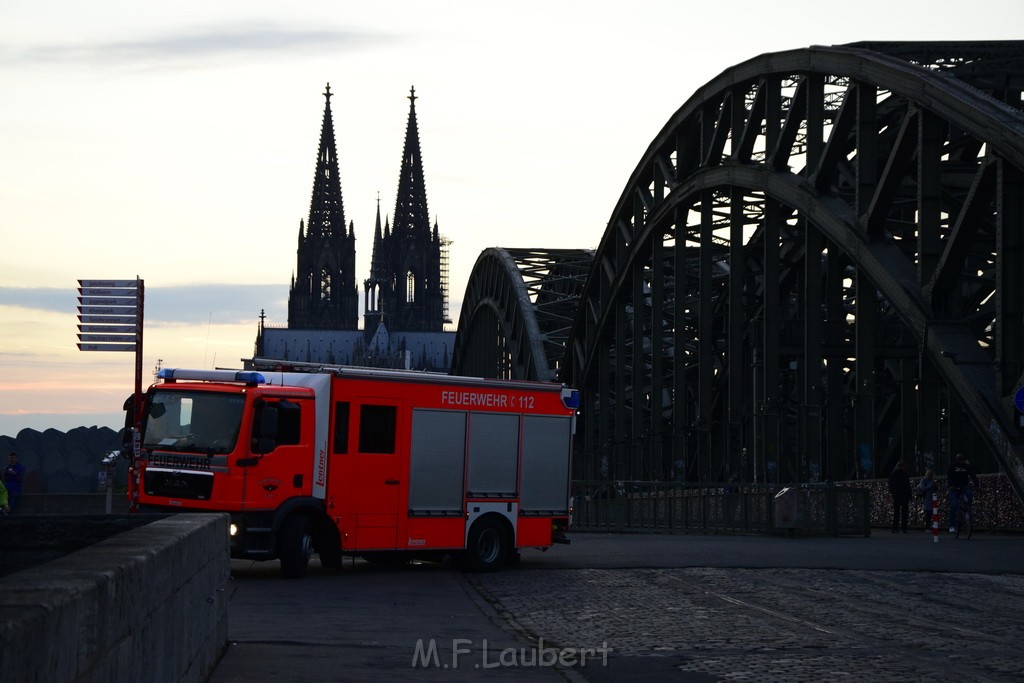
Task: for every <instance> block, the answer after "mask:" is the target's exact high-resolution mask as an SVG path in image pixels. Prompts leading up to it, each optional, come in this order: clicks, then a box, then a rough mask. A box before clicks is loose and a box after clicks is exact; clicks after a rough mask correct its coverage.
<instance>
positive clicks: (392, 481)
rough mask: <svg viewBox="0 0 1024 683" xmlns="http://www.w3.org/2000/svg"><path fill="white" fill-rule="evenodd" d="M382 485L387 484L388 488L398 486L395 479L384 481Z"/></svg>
mask: <svg viewBox="0 0 1024 683" xmlns="http://www.w3.org/2000/svg"><path fill="white" fill-rule="evenodd" d="M384 483H385V484H387V485H388V486H398V480H397V479H385V480H384Z"/></svg>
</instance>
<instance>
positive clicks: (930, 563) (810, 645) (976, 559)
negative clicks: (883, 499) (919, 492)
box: [468, 532, 1024, 681]
mask: <svg viewBox="0 0 1024 683" xmlns="http://www.w3.org/2000/svg"><path fill="white" fill-rule="evenodd" d="M639 541H640V539H635V538H631V537H620V539H619V540H618V542H617V540H616V538H615V537H614V536H607V535H606V536H597V537H588V535H585V534H577V535H576V538H575V539H574V542H578V544H579V546H580V548H579V549H578V551H582V552H581V553H580V554H581V555H586V554H588V553H589V550H588V548H589V546H606V547H607V546H609V545H610V546H611V547H612V548H618V547H621V546H623V545H624V546H626V547H631V546H636V545H637V544H638V543H639ZM647 544H653V545H654V546H656V548H650V547H649V549H655V550H656V549H657V548H660V547H662V546H665V547H668V546H676V548H677V551H676V552H674V553H669V552H665V551H664V550H663V551H662V552H655V553H653V554H652V555H648V556H647V557H637V558H635V559H634V560H633V561H631V562H622V561H619V562H597V561H594V560H591V561H589V562H586V561H585V562H584V564H590V565H601V564H607V566H596V567H591V568H578V569H570V568H566V569H562V570H552V569H548V570H544V569H541V568H542V567H547V566H550V565H552V564H554V563H556V562H557V563H558V564H561V562H562V560H561V559H560V560H557V561H556V560H555V559H554V558H553V557H552V558H551V559H547V558H545V557H544V556H541V555H539V554H536V555H531V554H527V555H526V557H525V559H524V562H523V568H522V569H523V570H521V571H506V572H498V573H494V574H486V575H469V576H468V580H469V581H470V583H471V584H472V585H473V586H474V587H476V588H477V590H478V591H479V592H480V593H481V594H482V595H483V596H485V599H486V600H487V601H488V602H489V603H491V604H493V605H497V606H499V607H498V608H499V609H500V611H501V613H502V615H503V617H504V618H505V619H506V620H507V621H508V622H509V623H510V624H512V625H514V627H515V628H516V629H517V630H518V631H519V632H520V633H522V634H523V636H524V637H525V638H530V639H533V640H536V639H538V638H544V641H545V643H547V644H548V645H549V646H551V647H556V648H557V647H571V648H583V647H594V646H604V645H605V644H606V646H607V648H608V649H609V650H610V652H609V654H608V657H607V665H606V666H603V665H592V664H600V663H597V662H592V663H588V666H586V667H577V669H576V671H577V673H579V674H581V675H582V676H583V677H585V678H586V679H587V680H590V681H614V680H625V679H630V678H633V677H634V676H635V675H636V674H637V673H638V672H643V673H644V675H645V676H657V677H673V678H676V679H684V680H721V681H735V680H756V681H766V680H774V681H823V680H851V679H859V680H873V681H889V680H891V681H915V680H921V681H935V680H951V679H961V680H989V681H1000V680H1003V681H1019V680H1024V658H1022V657H1021V655H1020V644H1021V643H1022V642H1024V575H1022V574H1021V573H1020V572H1022V571H1024V538H1020V537H994V536H989V537H986V536H976V537H975V538H973V539H972V540H971V541H968V542H962V541H953V540H952V539H951V538H949V537H948V536H947V537H943V538H941V541H940V543H937V544H933V543H931V542H930V538H929V537H927V536H924V535H923V534H920V532H919V533H918V534H917V535H907V536H904V535H898V536H894V537H890V536H889V534H888V533H885V534H876V535H875V537H873V538H871V539H778V538H757V539H754V538H749V537H746V538H740V537H664V536H663V537H648V538H647ZM744 545H746V546H748V548H749V550H750V551H752V552H750V553H743V552H742V551H741V550H740V549H741V548H742V547H743V546H744ZM687 547H689V549H690V550H691V551H692V552H689V553H688V552H686V550H685V549H686V548H687ZM716 548H717V553H716V554H717V559H715V558H711V557H708V550H709V549H716ZM790 551H795V552H794V554H793V555H792V556H789V557H784V556H783V555H784V554H785V553H787V552H790ZM805 551H806V552H805ZM858 551H859V552H858ZM551 552H552V553H553V552H554V551H551ZM666 555H667V556H668V558H667V559H666ZM844 555H845V557H844ZM693 556H697V561H696V562H695V561H694V557H693ZM687 557H689V558H690V559H689V560H688V559H687ZM563 559H564V558H563ZM578 559H583V558H582V557H581V558H578ZM922 560H923V561H922ZM694 564H696V565H701V564H703V565H705V566H692V565H694ZM844 564H846V565H854V566H870V565H873V566H875V567H877V568H878V570H872V569H866V568H856V569H841V568H839V567H841V566H842V565H844ZM644 565H648V566H644ZM673 565H675V566H673ZM688 565H690V566H688ZM716 565H717V566H716ZM826 567H827V568H826ZM881 569H885V570H884V571H883V570H881ZM993 572H994V573H993ZM1008 572H1015V573H1008Z"/></svg>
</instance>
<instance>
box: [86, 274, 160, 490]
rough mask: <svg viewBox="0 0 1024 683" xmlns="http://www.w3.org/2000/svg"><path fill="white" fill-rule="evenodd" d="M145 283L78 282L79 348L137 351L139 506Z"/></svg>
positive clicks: (135, 458)
mask: <svg viewBox="0 0 1024 683" xmlns="http://www.w3.org/2000/svg"><path fill="white" fill-rule="evenodd" d="M145 290H146V287H145V283H144V282H143V281H142V280H140V279H138V278H136V279H134V280H79V281H78V348H79V349H80V350H82V351H134V352H135V396H134V401H133V407H134V410H133V413H132V415H133V418H134V422H135V424H134V427H135V430H134V432H133V434H132V464H131V467H130V468H129V472H130V474H129V476H130V477H133V481H132V482H131V483H132V484H133V485H132V486H130V487H129V488H130V490H131V491H132V498H131V500H130V501H129V506H130V508H131V509H132V510H137V509H138V501H137V497H138V491H139V486H138V485H139V482H138V481H137V477H138V462H139V449H140V445H141V444H140V438H141V431H142V321H143V315H142V314H143V310H144V306H143V302H144V300H145Z"/></svg>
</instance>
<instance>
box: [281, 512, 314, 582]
mask: <svg viewBox="0 0 1024 683" xmlns="http://www.w3.org/2000/svg"><path fill="white" fill-rule="evenodd" d="M280 542H281V573H282V574H283V575H284V576H285V578H288V579H298V578H301V577H302V576H304V575H305V574H306V568H307V567H308V566H309V558H310V556H311V555H312V554H313V538H312V537H311V536H310V534H309V520H308V519H307V518H306V516H305V515H291V516H290V517H288V518H287V519H286V520H284V524H282V525H281V541H280Z"/></svg>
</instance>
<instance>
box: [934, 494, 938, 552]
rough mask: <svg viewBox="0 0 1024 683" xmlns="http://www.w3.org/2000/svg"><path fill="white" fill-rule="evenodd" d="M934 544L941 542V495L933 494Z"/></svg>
mask: <svg viewBox="0 0 1024 683" xmlns="http://www.w3.org/2000/svg"><path fill="white" fill-rule="evenodd" d="M932 542H933V543H938V542H939V494H937V493H933V494H932Z"/></svg>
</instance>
